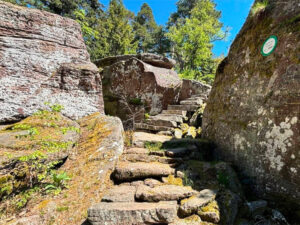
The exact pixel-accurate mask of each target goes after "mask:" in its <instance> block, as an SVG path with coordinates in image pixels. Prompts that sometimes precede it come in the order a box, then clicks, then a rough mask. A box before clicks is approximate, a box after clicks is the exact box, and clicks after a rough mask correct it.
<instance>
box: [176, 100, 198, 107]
mask: <svg viewBox="0 0 300 225" xmlns="http://www.w3.org/2000/svg"><path fill="white" fill-rule="evenodd" d="M201 104H203V100H202V99H201V98H191V99H186V100H183V101H181V102H180V105H197V106H198V107H199V105H201Z"/></svg>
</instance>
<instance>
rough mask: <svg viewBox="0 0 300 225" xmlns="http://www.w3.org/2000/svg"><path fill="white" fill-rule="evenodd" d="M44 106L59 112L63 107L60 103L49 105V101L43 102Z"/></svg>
mask: <svg viewBox="0 0 300 225" xmlns="http://www.w3.org/2000/svg"><path fill="white" fill-rule="evenodd" d="M44 104H45V105H46V106H49V107H50V109H51V111H52V112H61V111H62V110H63V109H64V108H65V107H64V106H63V105H60V104H53V105H51V104H50V103H49V102H45V103H44Z"/></svg>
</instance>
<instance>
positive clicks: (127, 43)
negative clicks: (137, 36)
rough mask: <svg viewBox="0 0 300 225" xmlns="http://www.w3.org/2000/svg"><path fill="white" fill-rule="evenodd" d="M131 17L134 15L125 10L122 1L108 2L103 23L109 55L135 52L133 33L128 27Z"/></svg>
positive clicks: (112, 0) (129, 26) (135, 44)
mask: <svg viewBox="0 0 300 225" xmlns="http://www.w3.org/2000/svg"><path fill="white" fill-rule="evenodd" d="M133 17H134V14H133V13H132V12H130V11H129V10H127V9H126V8H125V6H124V4H123V1H122V0H111V1H110V3H109V6H108V11H107V16H106V22H105V23H104V27H105V31H106V32H107V39H106V41H107V43H108V54H109V55H123V54H131V53H135V52H136V48H137V43H136V42H134V32H133V29H132V27H131V25H130V24H131V21H132V19H133Z"/></svg>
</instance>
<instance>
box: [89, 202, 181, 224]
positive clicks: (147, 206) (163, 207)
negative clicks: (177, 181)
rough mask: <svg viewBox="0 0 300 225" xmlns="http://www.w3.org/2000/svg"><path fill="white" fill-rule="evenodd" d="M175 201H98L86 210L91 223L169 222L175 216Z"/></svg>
mask: <svg viewBox="0 0 300 225" xmlns="http://www.w3.org/2000/svg"><path fill="white" fill-rule="evenodd" d="M176 204H177V203H176V202H159V203H128V202H122V203H104V202H103V203H99V204H96V205H94V206H92V207H91V208H90V209H89V210H88V220H89V222H90V223H91V224H92V225H129V224H136V225H142V224H169V223H172V222H173V221H174V220H175V219H176V218H177V209H176V207H177V206H176Z"/></svg>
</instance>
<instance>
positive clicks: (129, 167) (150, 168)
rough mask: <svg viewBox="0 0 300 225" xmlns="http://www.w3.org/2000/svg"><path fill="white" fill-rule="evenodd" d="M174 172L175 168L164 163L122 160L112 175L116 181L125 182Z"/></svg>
mask: <svg viewBox="0 0 300 225" xmlns="http://www.w3.org/2000/svg"><path fill="white" fill-rule="evenodd" d="M174 173H175V169H173V168H171V167H170V166H169V165H167V164H163V163H157V162H154V163H144V162H137V163H129V162H120V163H119V164H118V165H117V166H116V168H115V170H114V172H113V173H112V177H113V178H114V180H116V181H122V182H123V181H130V180H138V179H145V178H155V177H163V176H168V175H173V174H174Z"/></svg>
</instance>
